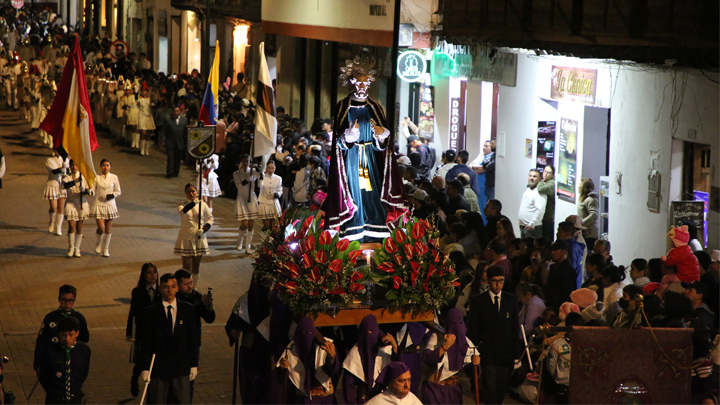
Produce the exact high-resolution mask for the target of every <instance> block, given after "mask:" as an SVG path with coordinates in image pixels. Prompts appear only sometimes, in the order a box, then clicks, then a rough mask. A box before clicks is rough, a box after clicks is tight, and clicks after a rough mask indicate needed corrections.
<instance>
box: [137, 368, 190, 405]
mask: <svg viewBox="0 0 720 405" xmlns="http://www.w3.org/2000/svg"><path fill="white" fill-rule="evenodd" d="M170 394H172V396H170ZM170 398H172V399H173V401H170V400H169V399H170ZM147 403H148V404H170V403H176V404H191V403H192V399H191V398H190V377H189V376H186V375H184V376H181V377H175V378H173V379H164V378H151V379H150V385H148V390H147Z"/></svg>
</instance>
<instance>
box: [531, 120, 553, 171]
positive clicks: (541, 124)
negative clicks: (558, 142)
mask: <svg viewBox="0 0 720 405" xmlns="http://www.w3.org/2000/svg"><path fill="white" fill-rule="evenodd" d="M554 165H555V121H538V135H537V157H536V158H535V167H536V168H537V169H538V170H539V171H540V173H542V171H543V169H544V168H545V166H554ZM555 171H556V172H557V168H556V169H555Z"/></svg>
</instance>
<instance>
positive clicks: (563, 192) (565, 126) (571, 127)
mask: <svg viewBox="0 0 720 405" xmlns="http://www.w3.org/2000/svg"><path fill="white" fill-rule="evenodd" d="M577 128H578V122H577V121H575V120H571V119H567V118H560V136H559V137H558V167H557V175H556V176H555V177H556V182H555V184H557V195H558V198H560V199H561V200H563V201H567V202H569V203H573V204H575V194H576V191H575V189H576V183H577V178H576V177H577V171H576V169H577Z"/></svg>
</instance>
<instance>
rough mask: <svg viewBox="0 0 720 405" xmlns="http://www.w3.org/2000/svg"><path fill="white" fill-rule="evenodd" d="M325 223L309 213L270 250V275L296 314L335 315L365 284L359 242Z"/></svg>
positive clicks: (365, 270)
mask: <svg viewBox="0 0 720 405" xmlns="http://www.w3.org/2000/svg"><path fill="white" fill-rule="evenodd" d="M323 225H324V221H320V222H317V221H314V220H313V217H312V216H310V217H307V218H306V219H305V220H304V221H303V222H302V225H301V226H300V227H299V228H294V229H295V231H294V232H292V233H291V234H289V235H288V236H287V237H286V238H285V243H283V244H281V245H279V246H277V247H276V248H275V250H274V252H272V253H270V255H271V257H272V261H273V271H272V273H271V274H270V275H268V276H269V278H271V279H272V280H273V281H274V288H275V289H276V290H277V291H278V292H279V293H280V299H281V300H282V301H283V302H284V303H285V304H286V305H287V306H288V308H289V309H290V311H291V312H292V313H293V314H294V315H296V316H305V315H317V314H318V313H325V314H329V315H335V314H337V312H338V311H339V310H341V309H343V308H346V307H349V306H350V305H351V304H352V303H353V299H354V298H358V296H359V295H360V294H362V292H363V291H364V288H365V286H364V285H363V284H361V283H362V281H363V280H364V279H365V276H366V274H367V269H368V267H367V266H363V265H361V264H359V263H358V259H361V258H362V251H361V250H359V248H360V242H358V241H353V242H350V241H348V240H347V239H340V238H339V236H338V235H337V234H335V235H333V234H332V233H331V232H330V231H328V230H325V229H323ZM269 252H270V249H268V251H267V252H265V251H263V254H266V253H269Z"/></svg>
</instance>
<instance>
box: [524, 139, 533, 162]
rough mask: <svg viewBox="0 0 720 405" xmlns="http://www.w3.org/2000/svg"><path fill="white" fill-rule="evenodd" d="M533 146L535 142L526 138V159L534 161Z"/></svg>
mask: <svg viewBox="0 0 720 405" xmlns="http://www.w3.org/2000/svg"><path fill="white" fill-rule="evenodd" d="M532 146H533V141H532V139H530V138H525V157H526V158H528V159H532Z"/></svg>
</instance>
